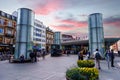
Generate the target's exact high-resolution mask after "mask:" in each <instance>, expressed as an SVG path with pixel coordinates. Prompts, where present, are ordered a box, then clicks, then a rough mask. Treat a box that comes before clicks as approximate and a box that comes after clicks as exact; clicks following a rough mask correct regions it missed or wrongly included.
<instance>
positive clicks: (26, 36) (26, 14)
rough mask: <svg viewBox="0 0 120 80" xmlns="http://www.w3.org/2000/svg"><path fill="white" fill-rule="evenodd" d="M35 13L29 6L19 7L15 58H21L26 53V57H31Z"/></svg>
mask: <svg viewBox="0 0 120 80" xmlns="http://www.w3.org/2000/svg"><path fill="white" fill-rule="evenodd" d="M34 14H35V13H34V12H33V11H32V10H30V9H27V8H20V9H18V18H17V29H16V44H15V55H14V56H15V59H18V58H20V56H21V55H24V58H25V59H29V53H30V52H29V50H32V46H33V26H34V17H35V16H34Z"/></svg>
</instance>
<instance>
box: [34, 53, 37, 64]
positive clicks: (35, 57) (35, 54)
mask: <svg viewBox="0 0 120 80" xmlns="http://www.w3.org/2000/svg"><path fill="white" fill-rule="evenodd" d="M34 59H35V62H37V52H36V51H35V52H34Z"/></svg>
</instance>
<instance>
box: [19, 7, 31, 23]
mask: <svg viewBox="0 0 120 80" xmlns="http://www.w3.org/2000/svg"><path fill="white" fill-rule="evenodd" d="M21 13H22V14H21V19H22V21H21V24H28V23H27V22H28V19H29V18H28V10H26V9H22V10H21Z"/></svg>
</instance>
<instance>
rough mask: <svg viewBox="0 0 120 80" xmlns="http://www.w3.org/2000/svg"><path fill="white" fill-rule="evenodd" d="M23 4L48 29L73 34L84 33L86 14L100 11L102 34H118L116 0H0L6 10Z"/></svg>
mask: <svg viewBox="0 0 120 80" xmlns="http://www.w3.org/2000/svg"><path fill="white" fill-rule="evenodd" d="M23 7H25V8H29V9H32V10H33V11H34V12H35V14H36V15H35V18H36V19H38V20H40V21H42V22H43V23H44V25H46V26H49V27H50V28H51V29H52V30H54V31H61V32H62V33H68V34H73V35H86V34H87V33H88V15H90V14H92V13H102V14H103V23H104V24H103V27H104V34H105V36H120V0H0V10H2V11H4V12H6V13H10V14H12V12H13V11H16V10H17V9H18V8H23Z"/></svg>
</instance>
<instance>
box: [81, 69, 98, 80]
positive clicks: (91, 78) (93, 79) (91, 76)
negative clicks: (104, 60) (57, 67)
mask: <svg viewBox="0 0 120 80" xmlns="http://www.w3.org/2000/svg"><path fill="white" fill-rule="evenodd" d="M79 69H80V70H79V71H80V73H81V74H82V75H84V76H86V77H87V78H88V80H97V79H98V78H99V71H98V69H96V68H79Z"/></svg>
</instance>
